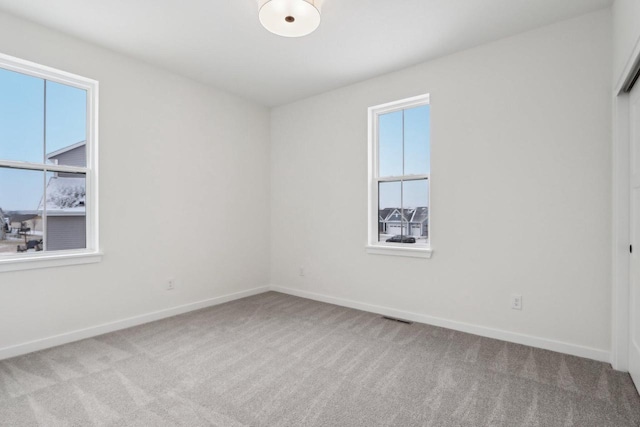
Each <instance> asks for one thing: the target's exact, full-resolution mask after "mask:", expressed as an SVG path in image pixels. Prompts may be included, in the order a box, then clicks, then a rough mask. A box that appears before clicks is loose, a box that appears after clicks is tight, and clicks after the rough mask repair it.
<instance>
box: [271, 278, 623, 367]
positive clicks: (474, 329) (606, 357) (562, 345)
mask: <svg viewBox="0 0 640 427" xmlns="http://www.w3.org/2000/svg"><path fill="white" fill-rule="evenodd" d="M269 289H270V290H272V291H276V292H281V293H283V294H289V295H294V296H297V297H301V298H307V299H312V300H315V301H321V302H326V303H329V304H335V305H340V306H343V307H349V308H355V309H357V310H363V311H369V312H372V313H377V314H382V315H384V316H391V317H396V318H399V319H406V320H411V321H413V322H420V323H426V324H428V325H434V326H440V327H443V328H448V329H453V330H456V331H461V332H467V333H469V334H474V335H480V336H483V337H488V338H495V339H498V340H502V341H509V342H513V343H516V344H523V345H528V346H531V347H537V348H543V349H545V350H551V351H556V352H558V353H564V354H570V355H573V356H579V357H585V358H587V359H593V360H597V361H599V362H607V363H610V360H611V355H610V352H608V351H606V350H600V349H597V348H591V347H585V346H581V345H577V344H571V343H567V342H562V341H556V340H551V339H547V338H540V337H535V336H531V335H525V334H519V333H517V332H509V331H504V330H501V329H494V328H488V327H485V326H478V325H472V324H470V323H464V322H458V321H455V320H448V319H443V318H440V317H434V316H428V315H425V314H419V313H412V312H409V311H403V310H396V309H393V308H389V307H382V306H379V305H373V304H367V303H363V302H358V301H353V300H349V299H345V298H337V297H332V296H328V295H322V294H317V293H314V292H308V291H302V290H298V289H292V288H286V287H282V286H274V285H271V286H270V287H269Z"/></svg>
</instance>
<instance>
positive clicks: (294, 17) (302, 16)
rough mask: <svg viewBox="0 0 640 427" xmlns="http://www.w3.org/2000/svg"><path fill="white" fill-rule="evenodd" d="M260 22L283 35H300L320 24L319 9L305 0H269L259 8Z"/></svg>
mask: <svg viewBox="0 0 640 427" xmlns="http://www.w3.org/2000/svg"><path fill="white" fill-rule="evenodd" d="M258 16H259V18H260V23H261V24H262V25H263V26H264V27H265V28H266V29H267V30H269V31H271V32H272V33H274V34H277V35H279V36H283V37H302V36H306V35H307V34H310V33H312V32H313V31H314V30H315V29H316V28H318V25H320V10H319V9H318V8H317V7H316V6H314V5H313V4H311V3H309V2H308V1H306V0H269V1H267V2H266V3H265V4H263V5H262V7H261V8H260V13H259V15H258Z"/></svg>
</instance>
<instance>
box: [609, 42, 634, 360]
mask: <svg viewBox="0 0 640 427" xmlns="http://www.w3.org/2000/svg"><path fill="white" fill-rule="evenodd" d="M638 60H640V39H638V40H637V41H636V45H635V47H634V49H633V52H632V54H631V55H630V57H629V58H628V60H627V64H626V66H625V68H624V70H623V72H622V74H621V75H620V76H619V78H618V81H617V82H616V84H615V87H614V88H613V89H614V90H613V153H612V154H613V155H612V167H613V176H612V185H613V188H612V198H613V199H612V202H613V210H612V226H613V229H612V233H613V234H612V255H613V257H612V296H611V303H612V304H611V311H612V316H611V366H612V367H613V369H616V370H618V371H625V372H627V371H628V370H629V338H630V337H629V333H630V328H629V326H630V322H631V319H630V310H629V308H630V307H629V304H630V299H629V297H630V291H631V283H630V279H631V277H630V256H629V245H630V244H631V242H630V240H631V237H630V236H631V217H630V211H631V200H630V197H631V191H630V180H631V171H630V164H629V158H630V154H631V141H630V138H631V136H630V128H631V122H630V117H629V115H630V113H631V112H630V108H629V94H628V93H625V92H624V90H623V88H624V86H625V83H626V82H627V80H628V79H629V77H630V76H631V73H632V71H633V67H634V65H635V64H636V61H638ZM636 85H638V86H639V88H640V82H637V83H636ZM637 89H638V88H636V90H637ZM636 246H637V249H636V250H640V242H636Z"/></svg>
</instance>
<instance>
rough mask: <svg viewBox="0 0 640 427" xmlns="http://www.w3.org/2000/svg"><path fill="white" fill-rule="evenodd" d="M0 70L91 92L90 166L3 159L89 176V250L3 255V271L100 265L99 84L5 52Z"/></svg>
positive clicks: (0, 262)
mask: <svg viewBox="0 0 640 427" xmlns="http://www.w3.org/2000/svg"><path fill="white" fill-rule="evenodd" d="M0 68H3V69H5V70H9V71H15V72H18V73H22V74H26V75H29V76H32V77H37V78H41V79H44V80H48V81H51V82H56V83H61V84H64V85H68V86H73V87H76V88H79V89H83V90H86V91H87V140H86V150H87V166H86V167H76V166H64V165H57V164H44V166H43V163H30V162H22V161H12V160H3V159H0V166H5V167H10V168H17V169H23V170H24V169H27V170H37V171H45V172H76V173H77V172H79V173H83V174H85V177H86V184H85V186H86V196H85V199H86V203H85V209H86V223H87V230H86V232H87V233H86V236H87V247H86V249H73V250H60V251H51V252H46V251H43V252H34V253H28V252H23V253H19V254H15V255H3V256H2V257H1V258H0V272H4V271H15V270H29V269H34V268H45V267H58V266H64V265H74V264H88V263H95V262H100V261H101V259H102V253H101V251H100V243H99V233H98V229H99V227H98V222H99V217H98V212H99V210H98V90H99V84H98V82H97V81H96V80H93V79H89V78H86V77H81V76H78V75H75V74H71V73H68V72H66V71H61V70H57V69H55V68H51V67H47V66H44V65H40V64H36V63H34V62H30V61H25V60H23V59H20V58H16V57H13V56H9V55H4V54H1V53H0ZM43 161H44V159H43ZM45 227H46V226H45ZM44 233H46V229H44V230H43V234H44Z"/></svg>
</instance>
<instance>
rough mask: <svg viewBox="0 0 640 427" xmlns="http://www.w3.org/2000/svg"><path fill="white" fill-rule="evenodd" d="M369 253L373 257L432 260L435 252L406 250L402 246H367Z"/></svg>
mask: <svg viewBox="0 0 640 427" xmlns="http://www.w3.org/2000/svg"><path fill="white" fill-rule="evenodd" d="M366 248H367V253H369V254H373V255H392V256H406V257H412V258H431V255H433V250H432V249H431V248H429V247H421V248H415V247H414V248H405V247H401V246H382V245H367V247H366Z"/></svg>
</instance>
